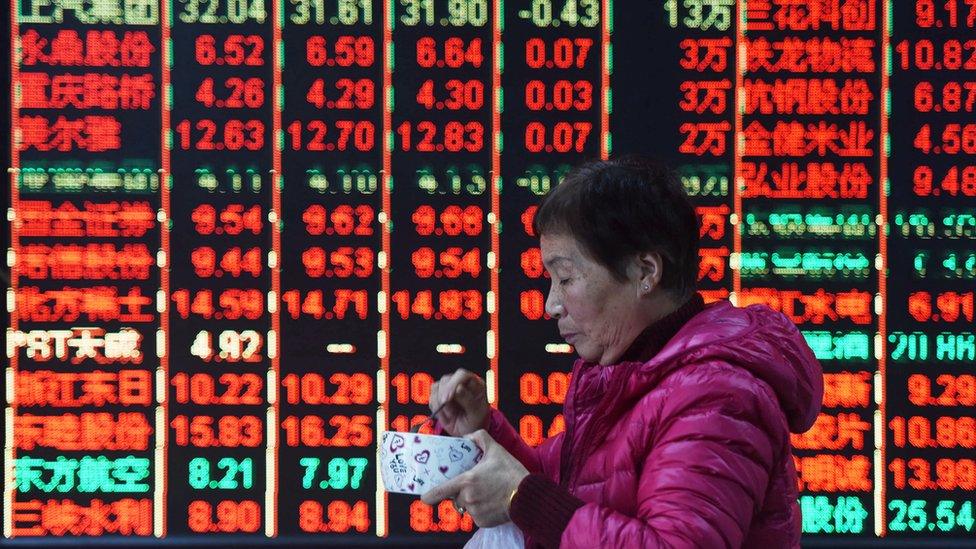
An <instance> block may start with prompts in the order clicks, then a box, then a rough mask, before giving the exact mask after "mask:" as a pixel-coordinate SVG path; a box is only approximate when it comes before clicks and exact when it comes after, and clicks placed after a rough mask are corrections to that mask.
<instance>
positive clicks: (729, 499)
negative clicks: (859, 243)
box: [560, 364, 787, 548]
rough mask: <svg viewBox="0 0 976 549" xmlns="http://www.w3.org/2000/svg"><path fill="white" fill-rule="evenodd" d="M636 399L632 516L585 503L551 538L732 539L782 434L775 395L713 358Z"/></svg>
mask: <svg viewBox="0 0 976 549" xmlns="http://www.w3.org/2000/svg"><path fill="white" fill-rule="evenodd" d="M637 405H638V406H647V407H648V408H649V411H648V414H649V417H651V418H652V419H651V421H650V423H649V426H650V429H649V435H648V436H649V440H648V443H647V446H646V447H645V448H646V450H644V451H645V455H644V459H643V462H642V464H641V465H639V466H638V467H639V468H638V470H637V471H636V474H637V477H638V479H639V480H638V482H639V485H638V500H637V510H636V516H628V515H626V514H623V513H619V512H616V511H613V510H611V509H609V508H607V507H602V506H600V505H597V504H594V503H587V504H586V505H584V506H582V507H580V508H579V509H578V510H577V511H576V512H575V513H574V515H573V517H572V519H570V522H569V524H568V525H567V527H566V529H565V530H564V531H563V534H562V538H561V543H560V546H561V547H570V548H572V547H580V548H592V547H652V548H653V547H740V546H741V545H742V542H743V540H744V537H745V535H746V533H747V532H748V530H749V526H750V523H751V521H752V517H753V516H754V515H755V513H756V512H757V510H758V509H759V508H761V506H762V504H763V500H764V494H765V493H766V489H767V485H768V483H769V479H770V474H771V470H772V468H773V464H774V463H775V462H776V459H777V453H778V452H780V451H781V450H779V449H778V448H780V444H779V442H778V441H781V440H783V438H784V437H786V436H787V434H786V426H785V422H784V421H783V419H782V417H783V415H782V411H781V410H780V408H779V406H778V404H777V401H776V397H775V396H774V395H773V394H772V392H771V391H770V390H769V389H768V387H766V386H765V385H764V384H762V383H761V382H759V381H758V380H757V379H756V378H754V377H753V376H751V375H749V374H748V373H746V372H743V371H741V370H738V369H736V368H733V367H730V366H726V365H724V364H721V365H714V364H713V365H711V366H709V367H707V368H700V367H695V368H689V369H684V370H682V371H680V372H676V373H675V375H673V376H671V377H670V378H669V379H668V380H667V381H666V382H665V383H663V384H662V386H659V387H658V388H657V389H656V390H655V391H654V393H652V394H651V395H648V396H647V397H645V399H643V400H642V401H640V402H639V403H638V404H637ZM638 463H641V462H640V461H638Z"/></svg>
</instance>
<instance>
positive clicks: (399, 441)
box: [390, 435, 406, 452]
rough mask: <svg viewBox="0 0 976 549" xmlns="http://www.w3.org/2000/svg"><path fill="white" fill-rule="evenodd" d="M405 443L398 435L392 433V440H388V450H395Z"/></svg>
mask: <svg viewBox="0 0 976 549" xmlns="http://www.w3.org/2000/svg"><path fill="white" fill-rule="evenodd" d="M405 445H406V441H405V440H403V437H401V436H400V435H393V440H391V441H390V451H391V452H396V451H397V450H399V449H400V448H403V447H404V446H405Z"/></svg>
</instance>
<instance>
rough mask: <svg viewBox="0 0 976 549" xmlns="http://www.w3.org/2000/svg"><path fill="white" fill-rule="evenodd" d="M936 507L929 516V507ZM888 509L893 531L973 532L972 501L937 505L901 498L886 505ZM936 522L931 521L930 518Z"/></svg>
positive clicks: (944, 501)
mask: <svg viewBox="0 0 976 549" xmlns="http://www.w3.org/2000/svg"><path fill="white" fill-rule="evenodd" d="M931 504H934V505H935V516H934V517H931V516H930V513H931V507H930V505H931ZM888 510H889V511H891V513H892V518H891V522H889V523H888V528H889V529H890V530H891V531H892V532H904V531H906V530H908V531H912V532H926V531H928V532H932V531H935V530H938V531H940V532H952V531H959V530H965V531H966V532H971V531H972V530H973V523H974V519H973V502H971V501H961V502H960V501H952V500H940V501H938V502H928V501H925V500H921V499H913V500H910V501H904V500H900V499H894V500H891V502H889V503H888ZM932 518H934V519H935V521H934V522H932V521H931V519H932Z"/></svg>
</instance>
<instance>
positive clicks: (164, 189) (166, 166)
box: [156, 0, 173, 537]
mask: <svg viewBox="0 0 976 549" xmlns="http://www.w3.org/2000/svg"><path fill="white" fill-rule="evenodd" d="M170 1H171V0H160V2H159V14H160V23H161V25H160V49H161V50H162V61H161V63H160V65H161V68H160V90H161V93H160V94H159V97H160V118H161V125H160V132H159V133H160V136H159V144H160V147H159V155H160V159H159V160H160V165H159V168H160V171H161V172H162V176H163V177H162V181H161V182H160V187H159V189H160V191H161V194H160V196H161V198H160V200H161V207H162V208H163V213H164V217H165V220H164V221H163V223H162V226H161V227H160V228H159V229H160V245H161V246H162V247H163V256H164V257H165V258H166V264H165V265H164V266H163V267H162V268H160V270H159V285H160V288H161V289H162V291H163V298H164V299H165V300H166V304H165V305H164V306H163V311H162V312H161V313H160V318H159V327H160V329H161V330H162V331H163V341H164V344H165V347H164V348H163V353H162V356H161V357H159V367H160V368H161V369H162V371H163V380H164V383H166V386H165V387H163V425H165V426H166V430H164V432H163V433H162V434H160V433H156V439H157V441H158V440H159V437H160V436H162V437H163V445H162V446H163V467H162V469H161V470H157V471H156V474H157V475H162V476H163V483H162V484H163V494H162V499H163V509H162V517H163V520H162V524H161V525H160V528H161V530H160V532H161V533H162V536H161V537H164V536H166V525H167V524H166V519H167V516H166V515H167V513H166V510H167V509H166V496H167V493H168V491H169V482H168V471H167V464H168V463H169V441H168V438H169V437H168V435H169V432H168V429H169V394H168V393H169V378H170V376H169V351H170V342H169V295H170V288H169V270H170V266H171V265H172V263H173V258H172V255H171V254H170V242H169V225H170V212H171V208H170V187H169V186H170V182H171V177H170V168H171V166H170V144H169V133H170V131H171V124H172V121H171V120H170V99H171V98H170V94H169V87H170V62H171V59H170V58H169V53H170V49H169V44H170V28H169V17H170V10H169V8H170V5H169V4H170ZM157 354H158V353H157ZM158 390H159V389H158V388H157V391H158Z"/></svg>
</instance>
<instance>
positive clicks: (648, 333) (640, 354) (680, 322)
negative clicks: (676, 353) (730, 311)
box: [618, 292, 705, 362]
mask: <svg viewBox="0 0 976 549" xmlns="http://www.w3.org/2000/svg"><path fill="white" fill-rule="evenodd" d="M703 310H705V300H704V299H702V296H701V294H699V293H698V292H695V294H694V295H693V296H691V298H689V299H688V301H685V303H684V305H682V306H680V307H678V308H677V309H675V310H674V311H672V312H671V313H669V314H668V315H667V316H665V317H664V318H661V319H660V320H657V321H655V322H652V323H651V325H650V326H648V327H647V328H645V329H644V331H643V332H641V333H640V334H639V335H638V336H637V338H636V339H634V342H633V343H631V344H630V347H628V348H627V350H626V351H624V354H623V356H621V357H620V360H619V361H618V362H647V361H649V360H651V359H652V358H654V355H656V354H657V353H658V352H659V351H660V350H661V349H663V348H664V345H665V344H667V342H668V341H669V340H670V339H671V338H672V337H674V335H675V334H676V333H678V330H680V329H681V327H682V326H684V325H685V323H687V322H688V321H689V320H691V318H692V317H693V316H695V315H697V314H698V313H700V312H702V311H703Z"/></svg>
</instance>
